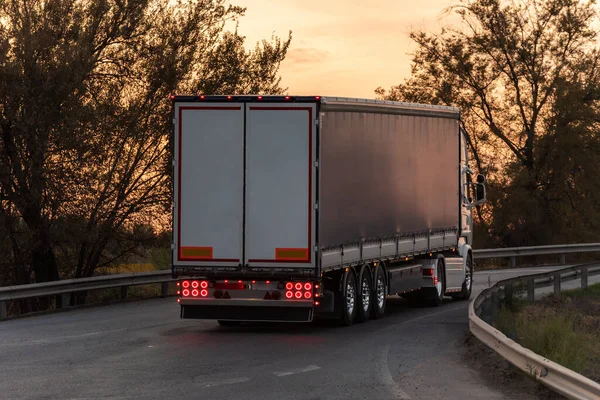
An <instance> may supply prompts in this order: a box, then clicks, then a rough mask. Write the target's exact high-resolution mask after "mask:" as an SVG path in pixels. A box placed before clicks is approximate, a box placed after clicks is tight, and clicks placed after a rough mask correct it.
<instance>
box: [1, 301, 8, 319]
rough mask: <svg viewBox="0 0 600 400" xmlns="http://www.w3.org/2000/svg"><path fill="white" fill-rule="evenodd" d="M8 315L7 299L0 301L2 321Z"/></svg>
mask: <svg viewBox="0 0 600 400" xmlns="http://www.w3.org/2000/svg"><path fill="white" fill-rule="evenodd" d="M6 317H7V315H6V302H5V301H0V321H2V320H3V319H6Z"/></svg>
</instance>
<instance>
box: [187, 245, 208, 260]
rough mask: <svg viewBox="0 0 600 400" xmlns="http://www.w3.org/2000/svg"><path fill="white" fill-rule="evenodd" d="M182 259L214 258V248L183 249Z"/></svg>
mask: <svg viewBox="0 0 600 400" xmlns="http://www.w3.org/2000/svg"><path fill="white" fill-rule="evenodd" d="M181 257H182V258H184V257H193V258H206V259H212V258H213V248H212V247H182V248H181Z"/></svg>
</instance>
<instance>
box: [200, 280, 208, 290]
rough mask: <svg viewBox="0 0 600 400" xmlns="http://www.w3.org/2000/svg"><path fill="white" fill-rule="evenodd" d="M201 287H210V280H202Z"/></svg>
mask: <svg viewBox="0 0 600 400" xmlns="http://www.w3.org/2000/svg"><path fill="white" fill-rule="evenodd" d="M200 287H201V288H202V289H206V288H207V287H208V282H207V281H202V282H200Z"/></svg>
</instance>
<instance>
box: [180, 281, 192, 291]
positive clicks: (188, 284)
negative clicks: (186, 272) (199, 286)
mask: <svg viewBox="0 0 600 400" xmlns="http://www.w3.org/2000/svg"><path fill="white" fill-rule="evenodd" d="M181 286H183V288H184V289H187V288H189V287H190V281H183V282H182V283H181Z"/></svg>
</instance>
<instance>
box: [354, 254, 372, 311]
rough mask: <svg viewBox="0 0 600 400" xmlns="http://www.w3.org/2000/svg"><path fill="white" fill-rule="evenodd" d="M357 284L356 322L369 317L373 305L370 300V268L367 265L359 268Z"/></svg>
mask: <svg viewBox="0 0 600 400" xmlns="http://www.w3.org/2000/svg"><path fill="white" fill-rule="evenodd" d="M358 276H359V278H358V284H357V291H356V293H357V300H358V301H357V302H356V305H357V310H356V320H357V322H366V321H368V320H369V318H370V317H371V308H372V307H373V302H372V289H373V284H372V280H371V269H370V268H369V266H368V265H363V267H362V268H361V269H360V273H359V275H358Z"/></svg>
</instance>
